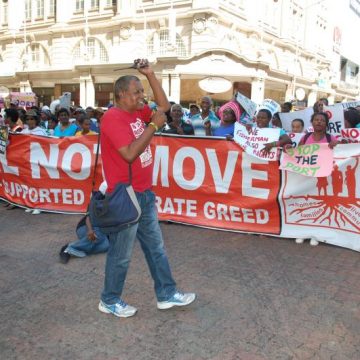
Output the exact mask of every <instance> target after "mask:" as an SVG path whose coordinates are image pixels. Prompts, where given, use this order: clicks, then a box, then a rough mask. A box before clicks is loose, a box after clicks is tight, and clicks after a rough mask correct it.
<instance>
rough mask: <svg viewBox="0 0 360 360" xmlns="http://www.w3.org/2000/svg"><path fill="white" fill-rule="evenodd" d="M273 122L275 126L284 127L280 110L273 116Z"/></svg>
mask: <svg viewBox="0 0 360 360" xmlns="http://www.w3.org/2000/svg"><path fill="white" fill-rule="evenodd" d="M271 124H272V126H273V127H274V128H280V129H282V122H281V119H280V115H279V113H278V112H276V113H275V114H274V115H273V116H272V118H271Z"/></svg>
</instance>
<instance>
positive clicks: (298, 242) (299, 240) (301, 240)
mask: <svg viewBox="0 0 360 360" xmlns="http://www.w3.org/2000/svg"><path fill="white" fill-rule="evenodd" d="M304 240H305V239H301V238H297V239H295V242H296V243H297V244H302V243H303V242H304Z"/></svg>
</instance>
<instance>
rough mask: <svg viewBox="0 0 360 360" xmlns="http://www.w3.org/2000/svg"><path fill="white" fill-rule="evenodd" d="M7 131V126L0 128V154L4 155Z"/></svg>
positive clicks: (7, 136)
mask: <svg viewBox="0 0 360 360" xmlns="http://www.w3.org/2000/svg"><path fill="white" fill-rule="evenodd" d="M8 138H9V129H8V127H7V126H4V125H2V126H0V154H5V153H6V146H7V144H8Z"/></svg>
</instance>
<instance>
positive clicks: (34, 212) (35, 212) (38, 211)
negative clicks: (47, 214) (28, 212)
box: [32, 209, 41, 215]
mask: <svg viewBox="0 0 360 360" xmlns="http://www.w3.org/2000/svg"><path fill="white" fill-rule="evenodd" d="M32 214H33V215H39V214H41V211H40V210H38V209H35V210H33V212H32Z"/></svg>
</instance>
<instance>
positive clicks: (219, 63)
mask: <svg viewBox="0 0 360 360" xmlns="http://www.w3.org/2000/svg"><path fill="white" fill-rule="evenodd" d="M339 2H343V3H344V4H343V7H342V8H341V9H342V10H344V9H346V11H350V12H356V11H355V10H354V9H353V8H354V6H353V7H351V3H354V1H350V5H349V2H348V1H339ZM339 2H337V3H339ZM331 3H333V2H332V1H330V0H323V1H321V0H320V1H317V0H172V1H169V0H168V1H167V0H61V1H60V0H0V85H2V86H5V87H8V88H9V89H10V90H12V91H19V90H20V91H29V90H32V91H34V92H35V93H36V94H37V95H38V97H39V100H40V103H44V104H49V102H50V101H51V100H53V99H54V98H58V97H59V96H60V95H61V94H62V93H63V92H71V93H72V100H73V101H74V102H75V103H76V104H80V105H82V106H105V105H106V104H108V103H109V101H112V100H113V83H114V81H115V80H116V78H117V77H119V76H120V75H122V74H125V73H132V72H134V70H122V69H124V68H127V67H129V66H130V65H131V64H132V62H133V60H134V59H135V58H143V57H147V58H149V59H150V61H151V62H152V63H153V64H154V68H155V70H156V72H157V75H158V77H159V78H160V79H161V80H162V85H163V87H164V89H165V91H166V92H167V94H168V96H169V98H170V99H171V100H173V101H176V102H179V101H181V103H182V104H183V105H187V104H188V103H191V102H196V101H198V100H199V98H200V97H201V96H202V95H204V94H206V93H213V95H212V96H213V98H214V99H215V100H216V101H219V102H221V101H225V100H227V99H229V98H231V97H232V94H233V93H234V92H235V91H237V90H239V91H241V92H242V93H243V94H245V95H247V96H248V97H250V98H252V99H253V100H254V101H256V102H260V101H261V100H263V99H264V98H272V99H274V100H276V101H278V102H283V101H285V100H294V99H295V98H297V99H298V100H301V101H303V104H309V105H311V104H313V103H314V102H315V101H316V99H318V98H320V97H327V98H329V100H330V102H334V101H347V100H355V99H357V98H358V96H359V78H358V74H357V72H358V65H357V64H358V63H359V62H360V61H359V62H358V63H356V61H357V60H356V59H355V60H354V59H353V60H351V59H348V58H347V57H344V56H342V54H341V48H342V42H343V41H344V39H343V38H342V36H341V35H342V33H341V25H339V24H338V25H337V24H336V21H337V19H338V17H337V16H335V15H334V14H333V13H332V11H333V8H331V7H330V5H331ZM355 3H357V1H355ZM355 5H356V4H355ZM342 10H341V11H342ZM344 11H345V10H344ZM356 20H357V22H356V23H357V24H358V23H359V21H358V17H357V18H356ZM355 33H356V32H355ZM115 69H120V70H116V71H115ZM218 78H220V80H219V79H218ZM203 79H206V81H207V83H208V85H209V86H210V88H209V89H207V91H206V90H203V89H202V88H200V86H199V80H203ZM222 79H224V80H222ZM216 81H219V82H216ZM222 82H223V83H224V84H223V83H222ZM214 84H215V85H214ZM216 84H218V85H221V86H222V85H224V86H226V84H229V85H230V86H229V87H228V90H227V91H225V92H223V93H216V89H214V91H213V90H212V87H214V86H215V88H216V86H218V85H216ZM146 91H149V90H148V89H146ZM148 95H149V97H151V94H148Z"/></svg>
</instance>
